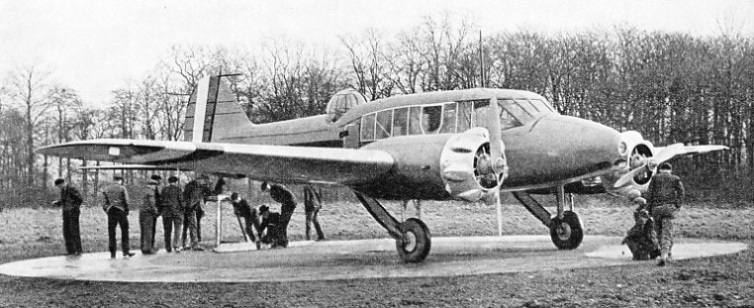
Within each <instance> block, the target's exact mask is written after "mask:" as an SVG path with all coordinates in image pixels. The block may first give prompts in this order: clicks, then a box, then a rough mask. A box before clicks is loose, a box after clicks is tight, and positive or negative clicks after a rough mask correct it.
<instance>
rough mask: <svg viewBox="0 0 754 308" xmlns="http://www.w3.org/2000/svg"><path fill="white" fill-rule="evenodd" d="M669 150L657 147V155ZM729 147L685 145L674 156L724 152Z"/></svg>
mask: <svg viewBox="0 0 754 308" xmlns="http://www.w3.org/2000/svg"><path fill="white" fill-rule="evenodd" d="M666 148H669V146H668V147H655V151H656V153H661V152H663V150H664V149H666ZM727 149H728V147H726V146H724V145H683V147H679V149H678V151H675V153H673V154H674V155H691V154H704V153H709V152H714V151H722V150H727Z"/></svg>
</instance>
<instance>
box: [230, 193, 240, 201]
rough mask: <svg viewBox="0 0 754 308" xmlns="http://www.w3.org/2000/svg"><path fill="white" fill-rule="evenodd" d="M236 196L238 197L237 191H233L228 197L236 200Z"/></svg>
mask: <svg viewBox="0 0 754 308" xmlns="http://www.w3.org/2000/svg"><path fill="white" fill-rule="evenodd" d="M237 197H238V193H237V192H234V193H232V194H230V199H231V200H236V198H237Z"/></svg>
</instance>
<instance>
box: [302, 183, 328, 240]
mask: <svg viewBox="0 0 754 308" xmlns="http://www.w3.org/2000/svg"><path fill="white" fill-rule="evenodd" d="M321 195H322V190H320V189H314V187H312V186H311V185H306V186H304V212H306V240H307V241H308V240H310V239H311V238H310V237H309V233H311V224H314V229H315V230H316V231H317V241H323V240H324V239H325V233H324V232H322V227H320V225H319V220H317V214H319V210H320V209H321V208H322V199H321V198H320V196H321Z"/></svg>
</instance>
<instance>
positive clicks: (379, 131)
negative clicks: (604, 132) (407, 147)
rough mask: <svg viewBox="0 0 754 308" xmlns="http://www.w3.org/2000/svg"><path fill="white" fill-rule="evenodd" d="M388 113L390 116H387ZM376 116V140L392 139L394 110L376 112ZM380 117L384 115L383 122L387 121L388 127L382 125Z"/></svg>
mask: <svg viewBox="0 0 754 308" xmlns="http://www.w3.org/2000/svg"><path fill="white" fill-rule="evenodd" d="M388 113H389V116H386V115H387V114H388ZM375 114H376V117H375V121H374V123H375V124H374V139H375V140H380V139H387V138H390V137H391V136H392V132H393V109H387V110H381V111H378V112H375ZM380 115H384V116H383V117H382V121H385V122H386V123H385V124H387V125H382V124H381V123H380Z"/></svg>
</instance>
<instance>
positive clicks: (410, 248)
mask: <svg viewBox="0 0 754 308" xmlns="http://www.w3.org/2000/svg"><path fill="white" fill-rule="evenodd" d="M400 228H401V233H403V235H402V236H401V238H399V239H397V240H396V241H395V247H396V248H397V249H398V255H400V256H401V259H403V261H406V262H409V263H416V262H421V261H423V260H424V259H425V258H426V257H427V255H428V254H429V249H430V248H431V247H432V240H431V238H430V234H429V229H428V228H427V225H425V224H424V223H423V222H422V221H421V220H418V219H416V218H409V219H408V220H406V221H405V222H403V223H401V225H400Z"/></svg>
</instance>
